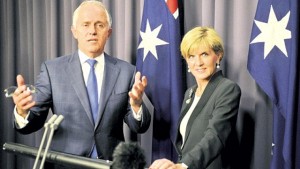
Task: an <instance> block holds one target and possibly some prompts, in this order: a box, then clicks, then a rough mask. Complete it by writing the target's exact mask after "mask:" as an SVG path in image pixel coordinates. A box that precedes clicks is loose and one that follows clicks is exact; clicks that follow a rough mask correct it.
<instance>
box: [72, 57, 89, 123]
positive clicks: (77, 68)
mask: <svg viewBox="0 0 300 169" xmlns="http://www.w3.org/2000/svg"><path fill="white" fill-rule="evenodd" d="M66 73H67V75H70V79H71V81H70V84H71V86H72V87H73V88H74V90H75V92H76V94H77V96H78V99H79V100H80V103H81V104H82V106H83V108H84V110H85V112H86V114H87V116H88V118H89V120H90V122H91V123H92V124H93V125H94V121H93V117H92V110H91V107H90V103H89V97H88V94H87V90H86V86H85V82H84V79H83V74H82V68H81V64H80V60H79V56H78V52H75V53H73V55H72V57H71V58H70V60H69V63H68V65H67V67H66Z"/></svg>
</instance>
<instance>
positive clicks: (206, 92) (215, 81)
mask: <svg viewBox="0 0 300 169" xmlns="http://www.w3.org/2000/svg"><path fill="white" fill-rule="evenodd" d="M222 77H223V76H222V71H218V72H216V73H215V74H214V75H213V76H212V78H211V80H210V81H209V83H208V85H207V86H206V88H205V90H204V92H203V94H202V96H201V98H200V100H199V103H198V104H197V106H196V107H195V110H194V111H193V113H192V115H191V117H190V119H189V121H188V124H187V127H186V134H185V138H184V139H187V137H188V136H189V134H190V130H191V127H192V124H193V122H194V120H195V119H196V117H197V116H198V114H199V113H200V112H201V111H202V109H203V107H204V106H205V105H206V103H207V101H208V99H209V98H210V96H211V95H212V93H213V92H214V91H215V88H216V87H217V86H218V84H219V82H220V80H221V79H222ZM192 100H194V95H193V99H192ZM190 105H191V104H190ZM189 107H190V106H189ZM187 111H188V109H185V113H184V114H186V112H187ZM182 118H183V117H181V120H182ZM181 120H180V122H181ZM179 124H180V123H179Z"/></svg>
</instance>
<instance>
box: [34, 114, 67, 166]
mask: <svg viewBox="0 0 300 169" xmlns="http://www.w3.org/2000/svg"><path fill="white" fill-rule="evenodd" d="M63 119H64V117H63V116H62V115H59V116H58V117H57V118H56V119H55V121H54V122H53V123H51V124H50V134H49V137H48V140H47V145H46V148H45V151H44V153H43V154H44V155H43V159H42V162H41V164H40V169H43V167H44V163H45V160H46V156H47V152H48V150H49V147H50V144H51V142H52V137H53V134H54V131H55V130H56V129H57V128H58V126H59V125H60V123H61V122H62V121H63Z"/></svg>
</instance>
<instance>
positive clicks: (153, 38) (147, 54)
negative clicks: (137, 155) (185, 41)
mask: <svg viewBox="0 0 300 169" xmlns="http://www.w3.org/2000/svg"><path fill="white" fill-rule="evenodd" d="M180 41H181V35H180V25H179V10H178V2H177V0H145V1H144V8H143V17H142V22H141V28H140V37H139V44H138V50H137V61H136V67H137V70H138V71H140V72H141V73H142V75H145V76H146V77H147V79H148V86H147V88H146V90H145V93H146V95H147V97H148V98H149V100H150V101H151V103H152V105H153V106H154V115H153V116H154V117H153V138H152V161H154V160H156V159H158V158H168V159H170V160H177V153H176V152H175V149H174V146H173V145H172V141H171V140H172V139H174V137H175V133H176V125H177V120H178V117H179V113H180V108H181V104H182V99H183V85H182V83H183V81H184V80H183V78H182V61H183V59H182V57H181V55H180V48H179V46H180Z"/></svg>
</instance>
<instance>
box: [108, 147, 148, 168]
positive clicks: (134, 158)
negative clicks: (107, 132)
mask: <svg viewBox="0 0 300 169" xmlns="http://www.w3.org/2000/svg"><path fill="white" fill-rule="evenodd" d="M145 165H146V158H145V154H144V150H143V149H142V148H141V147H140V146H139V145H138V144H137V143H133V142H130V143H125V142H121V143H119V145H118V146H117V147H116V148H115V150H114V152H113V162H112V165H111V167H110V169H128V168H130V169H144V167H145Z"/></svg>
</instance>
